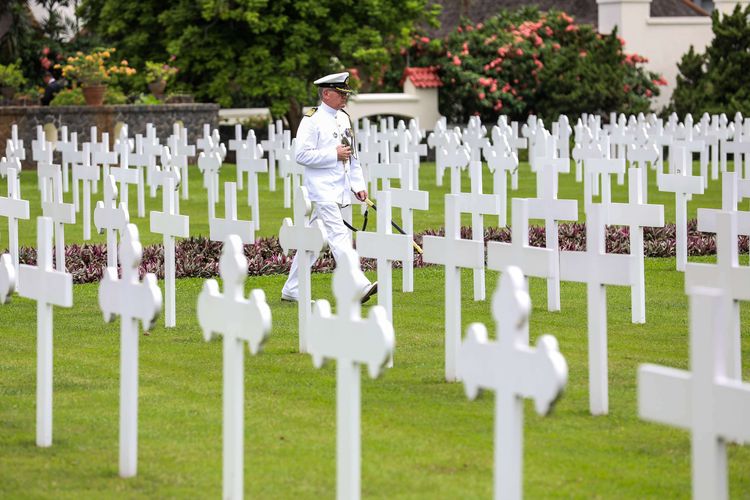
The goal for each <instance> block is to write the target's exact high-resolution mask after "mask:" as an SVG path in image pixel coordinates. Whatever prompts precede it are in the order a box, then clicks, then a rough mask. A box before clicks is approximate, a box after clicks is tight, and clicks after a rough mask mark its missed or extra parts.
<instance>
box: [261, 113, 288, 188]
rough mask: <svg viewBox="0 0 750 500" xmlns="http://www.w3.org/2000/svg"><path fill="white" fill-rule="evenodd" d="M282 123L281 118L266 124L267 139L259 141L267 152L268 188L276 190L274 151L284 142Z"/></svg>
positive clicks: (280, 147)
mask: <svg viewBox="0 0 750 500" xmlns="http://www.w3.org/2000/svg"><path fill="white" fill-rule="evenodd" d="M283 129H284V127H283V125H282V123H281V120H277V122H276V124H275V125H274V124H273V123H269V124H268V139H266V140H263V141H261V143H260V144H261V146H263V150H264V151H267V152H268V190H269V191H271V192H274V191H276V152H277V151H279V150H280V149H282V144H283V142H284V134H283Z"/></svg>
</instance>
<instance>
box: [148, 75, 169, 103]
mask: <svg viewBox="0 0 750 500" xmlns="http://www.w3.org/2000/svg"><path fill="white" fill-rule="evenodd" d="M166 88H167V82H165V81H164V80H159V81H158V82H151V83H149V84H148V90H150V91H151V93H152V94H154V97H156V98H158V99H161V98H162V97H164V89H166Z"/></svg>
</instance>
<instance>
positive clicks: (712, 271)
mask: <svg viewBox="0 0 750 500" xmlns="http://www.w3.org/2000/svg"><path fill="white" fill-rule="evenodd" d="M724 175H726V173H725V174H724ZM698 221H699V226H700V227H699V230H700V231H711V232H715V233H716V264H698V263H689V264H688V265H687V266H686V268H685V291H686V293H689V291H690V290H691V289H692V288H693V287H711V288H716V289H718V290H721V291H722V292H723V295H722V300H723V301H724V308H725V310H726V315H727V327H728V328H729V330H730V333H729V334H728V335H729V336H728V337H727V338H726V341H727V344H726V345H725V346H724V360H725V361H724V366H725V368H726V374H727V376H729V377H731V378H734V379H736V380H742V342H741V336H740V334H741V330H740V304H739V301H750V281H749V279H750V267H748V266H740V265H739V260H738V252H737V232H738V231H737V229H738V217H737V213H736V212H729V211H720V210H711V211H708V210H704V211H701V212H700V214H699V219H698Z"/></svg>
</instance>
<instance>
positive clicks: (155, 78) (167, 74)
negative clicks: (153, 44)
mask: <svg viewBox="0 0 750 500" xmlns="http://www.w3.org/2000/svg"><path fill="white" fill-rule="evenodd" d="M179 71H180V70H179V69H178V68H175V67H174V66H170V65H169V64H167V63H158V62H154V61H146V82H147V83H154V82H162V81H163V82H164V83H169V82H170V80H172V79H173V78H174V77H175V75H176V74H177V73H178V72H179Z"/></svg>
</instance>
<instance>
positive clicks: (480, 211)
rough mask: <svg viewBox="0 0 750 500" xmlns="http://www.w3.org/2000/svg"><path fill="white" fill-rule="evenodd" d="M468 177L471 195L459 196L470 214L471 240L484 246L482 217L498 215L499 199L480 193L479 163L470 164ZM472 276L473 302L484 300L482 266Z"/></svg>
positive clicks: (463, 194) (480, 176) (480, 166)
mask: <svg viewBox="0 0 750 500" xmlns="http://www.w3.org/2000/svg"><path fill="white" fill-rule="evenodd" d="M469 177H470V181H471V193H461V195H460V196H461V198H462V199H463V200H465V202H466V207H465V211H466V212H468V213H470V214H471V239H473V240H474V241H480V242H482V244H484V215H497V214H499V213H500V210H501V209H500V198H499V197H497V196H495V195H494V194H483V193H482V162H481V161H472V162H470V164H469ZM473 275H474V300H484V297H485V288H484V285H485V279H484V277H485V276H484V266H482V267H481V268H475V269H474V271H473Z"/></svg>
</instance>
